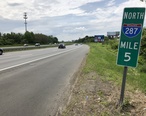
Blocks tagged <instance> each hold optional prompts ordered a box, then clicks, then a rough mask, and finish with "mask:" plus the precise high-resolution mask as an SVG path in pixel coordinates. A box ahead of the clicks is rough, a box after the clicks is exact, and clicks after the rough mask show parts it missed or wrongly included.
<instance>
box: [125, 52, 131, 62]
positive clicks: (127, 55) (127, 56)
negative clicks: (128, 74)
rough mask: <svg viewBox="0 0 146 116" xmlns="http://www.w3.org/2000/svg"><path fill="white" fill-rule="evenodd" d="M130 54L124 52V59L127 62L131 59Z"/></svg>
mask: <svg viewBox="0 0 146 116" xmlns="http://www.w3.org/2000/svg"><path fill="white" fill-rule="evenodd" d="M130 55H131V53H129V52H125V56H124V57H125V59H124V61H125V62H128V61H129V60H130V59H131V57H130Z"/></svg>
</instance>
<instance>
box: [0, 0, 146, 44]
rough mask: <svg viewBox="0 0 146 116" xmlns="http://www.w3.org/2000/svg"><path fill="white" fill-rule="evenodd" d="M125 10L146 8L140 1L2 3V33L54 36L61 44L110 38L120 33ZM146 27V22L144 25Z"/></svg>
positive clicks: (29, 0) (7, 0)
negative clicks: (110, 34)
mask: <svg viewBox="0 0 146 116" xmlns="http://www.w3.org/2000/svg"><path fill="white" fill-rule="evenodd" d="M125 7H146V3H144V2H141V1H140V0H3V1H1V3H0V32H1V33H10V32H15V33H24V32H25V28H24V19H23V14H24V12H27V16H28V19H27V23H28V24H27V28H28V31H32V32H34V33H43V34H46V35H53V36H55V37H57V38H58V39H59V41H62V40H63V41H72V40H76V39H79V38H82V37H85V36H86V35H88V36H94V35H98V34H99V35H101V34H103V35H107V32H112V31H119V30H120V28H121V22H122V14H123V9H124V8H125ZM144 26H146V22H145V24H144Z"/></svg>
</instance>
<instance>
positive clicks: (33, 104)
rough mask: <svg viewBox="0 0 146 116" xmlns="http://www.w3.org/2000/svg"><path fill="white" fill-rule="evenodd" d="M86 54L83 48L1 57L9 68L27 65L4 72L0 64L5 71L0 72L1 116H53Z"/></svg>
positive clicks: (52, 49)
mask: <svg viewBox="0 0 146 116" xmlns="http://www.w3.org/2000/svg"><path fill="white" fill-rule="evenodd" d="M69 50H70V51H69ZM88 50H89V47H88V46H86V45H82V46H67V49H56V48H49V49H48V48H47V49H40V50H31V51H22V52H12V53H7V54H4V56H3V57H1V60H2V61H3V62H5V63H6V64H7V66H8V67H10V66H12V65H15V66H16V64H17V65H18V63H20V64H22V63H26V64H25V65H22V66H19V65H18V66H19V67H15V68H12V69H9V70H6V68H7V67H4V64H3V63H2V62H0V67H1V64H2V66H3V68H5V71H1V72H0V116H49V115H51V116H53V115H54V114H55V113H56V111H57V106H58V105H59V104H60V103H61V101H60V100H61V99H60V98H61V96H62V95H63V94H64V91H65V90H66V89H67V87H68V85H70V80H71V79H72V76H73V74H74V73H75V72H76V71H77V70H78V68H79V66H80V64H81V62H82V60H83V58H84V57H85V56H86V54H87V53H88ZM40 51H41V52H40ZM25 54H26V56H25ZM47 54H48V55H47ZM49 55H51V56H49ZM15 58H17V60H15ZM29 61H32V62H29ZM33 61H34V62H33ZM7 62H8V63H7ZM15 62H16V63H15ZM9 63H10V64H11V65H8V64H9ZM3 68H1V69H3Z"/></svg>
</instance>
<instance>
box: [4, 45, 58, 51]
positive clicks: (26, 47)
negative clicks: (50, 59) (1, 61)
mask: <svg viewBox="0 0 146 116" xmlns="http://www.w3.org/2000/svg"><path fill="white" fill-rule="evenodd" d="M57 46H58V45H40V46H22V47H4V48H2V49H3V51H4V52H11V51H21V50H29V49H40V48H48V47H57Z"/></svg>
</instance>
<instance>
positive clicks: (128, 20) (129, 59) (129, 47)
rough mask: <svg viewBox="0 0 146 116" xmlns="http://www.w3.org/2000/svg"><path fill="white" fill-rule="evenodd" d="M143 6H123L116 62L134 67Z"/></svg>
mask: <svg viewBox="0 0 146 116" xmlns="http://www.w3.org/2000/svg"><path fill="white" fill-rule="evenodd" d="M144 18H145V8H141V7H134V8H125V9H124V12H123V20H122V26H121V36H120V41H119V47H118V56H117V64H118V65H123V66H130V67H136V66H137V60H138V55H139V50H140V43H141V35H142V30H143V22H144Z"/></svg>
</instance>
